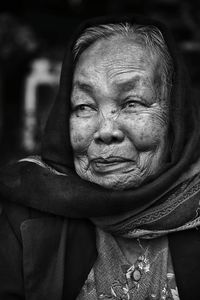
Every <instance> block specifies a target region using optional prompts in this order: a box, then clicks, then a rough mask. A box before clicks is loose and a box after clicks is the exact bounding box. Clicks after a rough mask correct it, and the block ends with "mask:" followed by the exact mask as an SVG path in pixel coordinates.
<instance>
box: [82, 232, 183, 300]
mask: <svg viewBox="0 0 200 300" xmlns="http://www.w3.org/2000/svg"><path fill="white" fill-rule="evenodd" d="M97 249H98V259H97V261H96V263H95V265H94V267H93V269H92V270H91V272H90V274H89V276H88V278H87V280H86V282H85V284H84V286H83V288H82V290H81V292H80V294H79V296H78V298H77V300H109V299H110V300H133V299H134V300H150V299H155V300H161V299H162V300H165V299H166V300H179V296H178V290H177V286H176V282H175V276H174V272H173V266H172V262H171V256H170V253H169V247H168V239H167V237H166V236H163V237H159V238H157V239H151V240H149V243H148V247H147V248H146V250H145V249H144V253H143V254H142V255H140V257H138V259H137V261H136V262H135V263H134V265H131V264H130V263H129V262H128V261H127V259H126V257H125V256H124V254H123V252H122V250H121V248H120V247H119V245H118V243H117V242H116V240H115V238H114V237H113V236H112V235H110V234H109V233H105V232H104V231H102V230H100V229H98V230H97ZM133 252H134V249H133Z"/></svg>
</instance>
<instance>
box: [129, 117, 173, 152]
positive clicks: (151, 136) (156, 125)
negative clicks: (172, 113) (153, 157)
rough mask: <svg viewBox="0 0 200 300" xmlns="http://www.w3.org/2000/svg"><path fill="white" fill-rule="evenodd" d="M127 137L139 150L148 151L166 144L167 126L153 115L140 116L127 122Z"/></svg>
mask: <svg viewBox="0 0 200 300" xmlns="http://www.w3.org/2000/svg"><path fill="white" fill-rule="evenodd" d="M126 128H127V135H128V136H129V138H130V139H131V140H132V142H133V143H134V145H135V146H136V148H137V149H138V150H141V151H148V150H152V149H154V148H156V147H158V145H159V144H161V143H162V142H164V140H165V135H166V131H167V125H166V124H164V123H163V122H160V120H159V119H158V118H156V117H155V116H152V115H145V116H144V115H138V116H134V118H132V119H128V120H126Z"/></svg>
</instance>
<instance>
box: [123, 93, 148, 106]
mask: <svg viewBox="0 0 200 300" xmlns="http://www.w3.org/2000/svg"><path fill="white" fill-rule="evenodd" d="M130 102H135V103H138V104H141V105H144V106H147V107H149V106H150V103H148V102H147V100H145V99H144V98H142V97H136V96H132V97H127V98H126V99H125V100H124V101H123V102H122V104H121V105H122V106H123V105H126V104H128V103H130Z"/></svg>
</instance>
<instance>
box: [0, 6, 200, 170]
mask: <svg viewBox="0 0 200 300" xmlns="http://www.w3.org/2000/svg"><path fill="white" fill-rule="evenodd" d="M123 12H124V13H131V12H132V13H136V14H145V15H147V16H150V17H153V18H156V19H158V20H161V21H163V22H164V23H166V25H168V27H169V28H170V29H171V30H172V32H173V34H174V36H175V39H176V41H177V43H178V44H179V46H180V49H181V52H182V54H183V55H184V57H185V61H186V64H187V66H188V69H189V73H190V77H191V81H192V86H193V88H194V89H196V93H197V97H200V82H199V78H200V68H199V62H200V1H197V0H196V1H191V0H189V1H188V0H187V1H181V0H179V1H178V0H152V1H150V0H149V1H148V0H140V1H139V0H107V1H106V0H101V1H94V0H93V1H92V0H31V1H25V0H24V1H13V0H7V1H3V3H2V2H1V3H0V141H1V147H0V157H1V158H0V164H1V165H2V164H5V163H7V162H8V161H11V160H15V159H17V158H20V157H23V156H26V155H30V154H34V153H37V152H38V151H39V150H40V141H41V135H42V131H43V128H44V126H45V122H46V118H47V116H48V112H49V109H50V108H51V106H52V103H53V101H54V99H55V95H56V92H57V88H58V80H59V72H60V65H61V61H62V58H63V53H64V49H65V47H66V45H67V42H68V40H69V38H70V35H71V34H72V33H73V31H74V29H75V28H76V26H77V25H78V24H79V23H80V22H81V21H82V20H84V19H86V18H89V17H95V16H101V15H108V14H115V13H123ZM27 103H29V107H28V106H27ZM27 107H28V108H27Z"/></svg>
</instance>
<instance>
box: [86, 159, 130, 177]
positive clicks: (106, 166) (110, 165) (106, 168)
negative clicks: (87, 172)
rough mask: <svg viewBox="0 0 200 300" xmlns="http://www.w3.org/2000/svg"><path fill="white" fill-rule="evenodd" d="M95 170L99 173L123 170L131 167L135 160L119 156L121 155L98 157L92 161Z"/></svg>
mask: <svg viewBox="0 0 200 300" xmlns="http://www.w3.org/2000/svg"><path fill="white" fill-rule="evenodd" d="M90 163H91V165H92V167H93V169H94V171H96V172H98V173H111V172H117V171H123V170H124V169H127V168H129V167H130V165H132V164H133V160H131V159H128V158H124V157H119V156H112V157H106V158H103V157H97V158H95V159H92V160H91V161H90Z"/></svg>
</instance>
